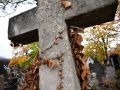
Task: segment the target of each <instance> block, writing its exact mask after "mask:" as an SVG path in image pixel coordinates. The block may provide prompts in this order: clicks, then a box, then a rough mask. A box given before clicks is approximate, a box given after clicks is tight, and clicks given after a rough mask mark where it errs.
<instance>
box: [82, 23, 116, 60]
mask: <svg viewBox="0 0 120 90" xmlns="http://www.w3.org/2000/svg"><path fill="white" fill-rule="evenodd" d="M85 33H87V34H85V35H86V36H85V39H86V40H87V41H88V44H87V45H86V46H85V49H84V53H85V54H86V55H88V56H91V57H92V58H94V59H97V60H100V61H104V60H106V59H107V58H108V55H107V51H108V49H110V43H111V42H112V41H114V40H115V39H116V37H117V36H118V32H117V30H116V29H115V28H114V27H113V22H109V23H105V24H102V25H96V26H94V27H90V28H87V29H85Z"/></svg>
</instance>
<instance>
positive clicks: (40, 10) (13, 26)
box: [8, 0, 117, 90]
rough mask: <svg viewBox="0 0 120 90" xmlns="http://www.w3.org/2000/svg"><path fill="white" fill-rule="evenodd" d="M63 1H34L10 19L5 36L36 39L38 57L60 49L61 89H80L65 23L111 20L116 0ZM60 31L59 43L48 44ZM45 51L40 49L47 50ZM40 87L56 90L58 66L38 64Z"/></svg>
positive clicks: (17, 39)
mask: <svg viewBox="0 0 120 90" xmlns="http://www.w3.org/2000/svg"><path fill="white" fill-rule="evenodd" d="M61 1H64V0H37V4H38V5H37V7H36V8H33V9H31V10H29V11H26V12H24V13H21V14H19V15H17V16H14V17H12V18H10V20H9V28H8V38H9V39H10V40H11V41H13V42H17V43H22V44H28V43H31V42H34V41H39V45H40V56H41V57H44V56H47V57H50V58H54V57H56V55H58V54H59V53H60V51H62V52H63V53H64V55H63V59H64V62H63V66H62V68H63V75H64V78H63V90H80V82H79V80H78V77H77V75H76V70H75V65H74V60H73V56H72V52H71V47H70V43H69V38H68V32H69V31H67V26H71V25H73V26H77V27H81V26H82V27H88V26H91V25H96V24H100V23H104V22H107V21H111V20H113V19H114V16H115V12H116V8H117V0H67V1H69V2H71V7H70V8H68V9H65V8H64V7H63V6H62V5H61ZM60 32H62V39H60V40H59V41H58V45H56V46H54V47H51V45H52V44H53V43H54V41H55V37H56V36H57V35H58V34H59V33H60ZM49 47H51V48H50V49H49V50H47V51H46V52H44V53H41V51H44V50H46V49H47V48H49ZM39 75H40V85H39V87H40V90H56V88H57V86H58V84H59V82H60V79H59V77H58V69H57V68H56V69H50V68H48V67H47V66H46V65H41V66H40V70H39Z"/></svg>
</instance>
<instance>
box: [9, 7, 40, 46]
mask: <svg viewBox="0 0 120 90" xmlns="http://www.w3.org/2000/svg"><path fill="white" fill-rule="evenodd" d="M36 12H37V9H36V8H33V9H31V10H28V11H26V12H23V13H21V14H19V15H17V16H14V17H12V18H10V20H9V27H8V38H9V39H10V40H11V41H14V42H18V43H19V42H20V43H22V44H27V43H30V42H34V41H38V36H37V35H38V31H37V30H36V28H37V27H38V24H37V20H36ZM29 40H30V41H29Z"/></svg>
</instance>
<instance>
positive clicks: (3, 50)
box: [0, 4, 36, 58]
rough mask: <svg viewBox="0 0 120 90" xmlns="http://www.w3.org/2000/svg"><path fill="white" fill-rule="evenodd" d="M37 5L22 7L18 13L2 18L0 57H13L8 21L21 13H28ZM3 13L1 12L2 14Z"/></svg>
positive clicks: (0, 20)
mask: <svg viewBox="0 0 120 90" xmlns="http://www.w3.org/2000/svg"><path fill="white" fill-rule="evenodd" d="M35 6H36V5H35V4H26V5H20V6H19V7H18V8H17V10H16V12H14V13H13V14H10V15H8V16H5V17H0V56H3V57H6V58H11V57H12V55H13V49H12V47H11V46H10V40H8V21H9V18H10V17H13V16H15V15H17V14H19V13H21V12H24V11H27V10H29V9H31V8H33V7H35ZM0 13H1V12H0Z"/></svg>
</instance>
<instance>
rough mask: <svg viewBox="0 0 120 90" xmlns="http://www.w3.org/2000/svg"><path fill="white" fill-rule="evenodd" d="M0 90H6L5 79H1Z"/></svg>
mask: <svg viewBox="0 0 120 90" xmlns="http://www.w3.org/2000/svg"><path fill="white" fill-rule="evenodd" d="M0 90H4V78H2V77H0Z"/></svg>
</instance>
